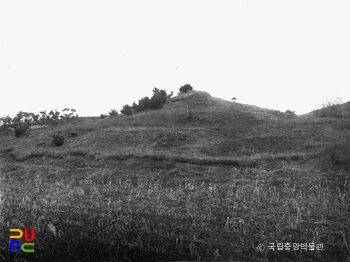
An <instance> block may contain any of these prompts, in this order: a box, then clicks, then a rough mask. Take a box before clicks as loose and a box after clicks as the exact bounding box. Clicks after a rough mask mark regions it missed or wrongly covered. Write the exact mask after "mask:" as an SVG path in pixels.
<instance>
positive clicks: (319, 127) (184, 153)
mask: <svg viewBox="0 0 350 262" xmlns="http://www.w3.org/2000/svg"><path fill="white" fill-rule="evenodd" d="M171 100H172V101H169V102H168V103H167V104H165V106H164V108H163V109H161V110H156V111H146V112H142V113H139V114H136V115H133V116H130V117H127V116H124V115H120V116H116V117H110V118H106V119H99V118H96V119H93V118H89V119H84V118H78V119H76V120H74V121H72V122H71V123H68V124H61V125H58V126H54V127H48V128H47V129H41V130H31V131H28V132H27V133H25V135H24V136H23V137H21V138H16V137H14V136H11V135H8V136H2V137H0V171H1V173H0V174H1V183H2V184H1V187H0V193H2V195H3V198H2V200H3V201H2V210H1V214H2V217H3V218H4V221H8V223H9V224H10V225H11V227H13V228H16V227H19V228H24V227H28V228H29V227H30V228H31V227H35V229H36V232H38V233H37V234H36V236H35V237H36V238H35V241H36V242H35V248H36V249H35V256H34V255H33V254H26V255H25V256H23V257H25V258H26V259H27V261H31V260H30V259H33V257H35V260H33V261H45V259H46V261H47V259H48V258H50V259H52V258H53V257H54V256H55V255H57V252H60V256H61V257H62V258H61V259H63V260H64V259H65V261H80V260H79V259H82V258H85V259H86V261H116V260H113V258H116V257H118V259H119V260H120V261H128V259H130V260H133V261H136V260H140V261H141V260H142V261H160V260H187V259H192V260H204V259H205V260H215V259H218V260H230V259H231V260H233V259H238V260H241V261H252V260H255V261H267V260H266V259H269V260H268V261H273V259H277V260H281V258H287V259H289V260H295V259H296V258H297V257H298V259H299V258H300V256H301V257H303V258H304V259H309V261H329V259H332V260H333V261H341V260H342V259H344V258H346V257H347V256H348V258H349V256H350V255H349V254H350V253H349V247H348V246H347V245H346V244H345V243H350V238H349V233H350V232H349V228H350V222H349V220H348V216H349V215H350V203H349V199H350V198H349V197H350V186H349V182H348V180H347V179H348V175H347V174H348V173H347V172H348V169H347V168H348V167H349V166H350V164H349V165H347V164H346V163H347V162H346V157H349V156H350V154H349V155H345V162H341V161H340V160H343V158H342V159H339V157H340V156H342V155H340V154H341V153H342V154H346V152H347V151H346V152H345V153H344V152H343V151H342V150H343V149H342V148H343V147H341V146H342V144H341V143H343V144H344V143H348V137H349V135H350V134H349V130H350V124H349V119H348V118H342V119H333V118H316V117H312V116H309V117H298V116H292V115H289V114H286V113H282V112H279V111H275V110H269V109H262V108H259V107H255V106H250V105H244V104H240V103H237V102H230V101H226V100H223V99H219V98H215V97H211V95H210V94H208V93H206V92H201V91H194V92H192V93H190V94H185V95H182V96H178V97H174V98H172V99H171ZM76 131H77V132H78V133H79V135H78V136H77V137H75V138H71V137H68V134H69V133H70V132H76ZM58 132H62V133H63V134H64V136H65V143H64V145H63V146H61V147H56V146H54V145H53V144H52V143H51V136H52V135H53V134H56V133H58ZM335 146H338V147H339V148H338V147H337V148H336V149H334V147H335ZM332 150H338V151H337V152H338V154H335V153H333V152H334V151H332ZM339 152H340V153H339ZM332 157H333V158H332ZM337 157H338V158H337ZM348 159H350V158H348ZM337 161H338V162H339V161H340V162H339V163H338V164H337ZM333 165H334V166H333ZM337 165H338V166H337ZM24 199H25V201H24ZM39 221H40V222H39ZM2 226H3V227H6V225H5V224H4V225H2ZM52 228H55V230H56V231H57V232H58V231H59V232H61V233H60V235H59V234H58V233H57V232H56V231H55V230H53V229H52ZM7 230H8V229H7ZM7 232H8V231H7ZM53 232H54V233H53ZM77 236H79V237H77ZM4 239H5V240H6V241H8V239H9V238H8V235H7V236H4ZM48 240H50V242H47V241H48ZM6 241H5V242H6ZM271 242H275V243H277V242H285V243H287V242H298V243H305V242H308V243H309V242H313V243H315V244H319V246H318V247H321V246H320V244H321V243H322V245H326V246H327V247H326V248H324V250H322V251H321V250H319V251H317V252H316V251H315V252H311V251H309V252H306V253H305V254H304V253H302V254H300V253H298V252H294V253H293V252H288V251H281V252H280V253H276V252H275V253H273V252H265V251H264V252H260V251H259V250H258V249H257V248H258V244H264V246H265V248H266V249H265V250H267V244H268V243H271ZM44 243H46V244H44ZM82 245H83V246H84V247H83V246H82ZM7 248H8V247H7ZM55 250H56V251H55ZM1 255H2V256H4V257H11V255H12V254H9V253H8V252H4V254H1ZM30 255H32V256H30ZM101 257H103V258H104V259H105V260H101ZM300 259H301V258H300ZM337 259H339V260H337ZM52 261H53V260H52ZM57 261H58V260H57ZM281 261H282V260H281ZM299 261H302V259H301V260H299Z"/></svg>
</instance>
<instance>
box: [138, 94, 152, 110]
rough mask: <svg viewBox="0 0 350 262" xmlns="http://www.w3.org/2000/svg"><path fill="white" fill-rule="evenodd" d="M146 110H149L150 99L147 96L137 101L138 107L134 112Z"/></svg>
mask: <svg viewBox="0 0 350 262" xmlns="http://www.w3.org/2000/svg"><path fill="white" fill-rule="evenodd" d="M147 109H151V99H150V98H149V97H148V96H145V97H144V98H142V99H140V100H139V105H138V108H137V110H136V112H141V111H145V110H147Z"/></svg>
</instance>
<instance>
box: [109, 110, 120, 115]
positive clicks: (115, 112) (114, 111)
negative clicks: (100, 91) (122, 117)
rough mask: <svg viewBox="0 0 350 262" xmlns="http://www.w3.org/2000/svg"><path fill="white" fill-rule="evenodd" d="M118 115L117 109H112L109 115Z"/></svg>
mask: <svg viewBox="0 0 350 262" xmlns="http://www.w3.org/2000/svg"><path fill="white" fill-rule="evenodd" d="M117 115H118V111H117V110H115V109H112V110H111V111H109V116H117Z"/></svg>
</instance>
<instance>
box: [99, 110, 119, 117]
mask: <svg viewBox="0 0 350 262" xmlns="http://www.w3.org/2000/svg"><path fill="white" fill-rule="evenodd" d="M117 115H118V111H117V110H115V109H111V110H110V111H109V116H117ZM101 116H103V115H101ZM101 118H103V117H101Z"/></svg>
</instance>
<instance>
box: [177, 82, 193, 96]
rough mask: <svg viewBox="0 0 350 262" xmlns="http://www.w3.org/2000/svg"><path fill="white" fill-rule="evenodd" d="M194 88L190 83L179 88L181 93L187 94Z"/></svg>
mask: <svg viewBox="0 0 350 262" xmlns="http://www.w3.org/2000/svg"><path fill="white" fill-rule="evenodd" d="M192 90H193V87H192V86H191V85H190V84H186V85H183V86H182V87H180V88H179V91H180V93H181V94H185V93H187V92H189V91H192Z"/></svg>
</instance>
